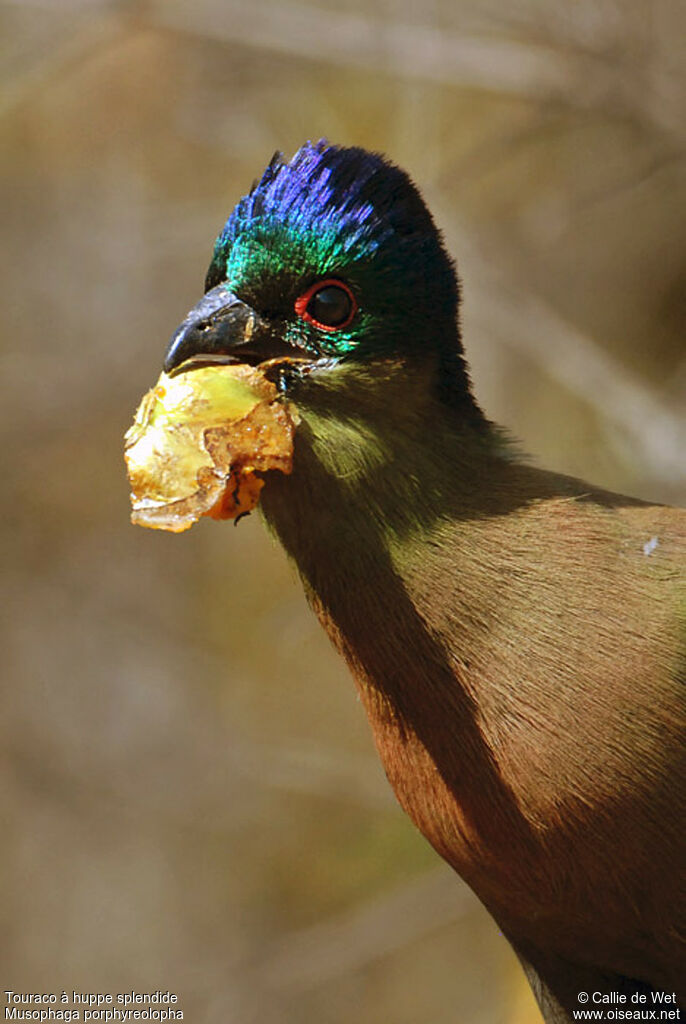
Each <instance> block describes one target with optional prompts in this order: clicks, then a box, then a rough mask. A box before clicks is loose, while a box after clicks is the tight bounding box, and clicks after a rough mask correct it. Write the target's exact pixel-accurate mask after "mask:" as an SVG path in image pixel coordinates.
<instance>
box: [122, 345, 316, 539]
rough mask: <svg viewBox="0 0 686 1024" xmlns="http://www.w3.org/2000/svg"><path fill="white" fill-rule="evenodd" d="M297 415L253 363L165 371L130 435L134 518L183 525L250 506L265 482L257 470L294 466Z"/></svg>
mask: <svg viewBox="0 0 686 1024" xmlns="http://www.w3.org/2000/svg"><path fill="white" fill-rule="evenodd" d="M297 422H298V417H297V413H296V412H295V409H294V408H293V406H289V405H288V404H287V403H285V402H284V401H283V400H282V399H281V398H280V397H279V394H278V392H277V390H276V388H275V386H274V385H273V384H272V383H271V381H269V380H267V378H266V377H265V376H264V374H263V373H261V372H260V370H259V369H257V368H255V367H252V366H245V365H228V366H227V365H215V366H203V367H197V368H193V369H189V370H187V371H186V372H181V373H176V374H175V375H174V376H172V377H169V376H167V374H164V373H163V374H162V376H161V377H160V379H159V380H158V382H157V384H156V385H155V387H154V388H152V390H151V391H149V392H148V393H147V394H146V395H145V396H144V398H143V400H142V402H141V404H140V406H139V407H138V410H137V412H136V415H135V418H134V422H133V424H132V426H131V427H130V428H129V430H128V431H127V433H126V436H125V450H124V458H125V460H126V465H127V470H128V474H129V481H130V484H131V504H132V507H133V512H132V515H131V521H132V522H133V523H136V524H137V525H139V526H149V527H152V528H153V529H160V530H171V531H172V532H174V533H178V532H180V531H181V530H186V529H188V528H189V527H190V526H192V525H193V523H195V522H197V521H198V519H200V518H201V517H202V516H212V517H213V518H221V519H232V518H235V517H236V516H238V515H241V514H242V513H244V512H250V511H251V510H252V509H253V508H255V506H256V505H257V502H258V500H259V495H260V491H261V489H262V486H263V484H264V480H262V479H261V477H260V476H258V475H257V474H260V473H264V472H266V471H268V470H270V469H278V470H280V471H281V472H282V473H290V471H291V469H292V464H293V433H294V430H295V427H296V425H297Z"/></svg>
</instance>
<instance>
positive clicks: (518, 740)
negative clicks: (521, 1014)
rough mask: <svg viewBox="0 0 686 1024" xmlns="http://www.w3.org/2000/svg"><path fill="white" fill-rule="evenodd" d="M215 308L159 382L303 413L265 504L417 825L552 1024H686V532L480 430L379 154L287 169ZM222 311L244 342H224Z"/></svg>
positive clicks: (498, 434) (673, 520) (216, 271)
mask: <svg viewBox="0 0 686 1024" xmlns="http://www.w3.org/2000/svg"><path fill="white" fill-rule="evenodd" d="M207 287H208V293H207V295H206V296H205V305H204V306H203V313H202V315H203V317H204V319H203V321H202V324H201V325H200V327H201V328H202V329H200V328H198V330H197V331H196V333H195V334H194V335H193V337H192V338H190V336H189V332H188V327H187V326H185V327H184V328H183V330H182V331H181V332H180V333H178V334H177V335H176V336H175V338H174V339H173V341H172V345H171V347H170V351H169V354H168V357H167V367H168V369H171V368H174V367H179V366H182V365H183V363H184V360H186V359H188V358H189V356H190V357H191V358H202V357H203V353H204V354H205V355H206V356H211V357H212V358H217V357H221V356H222V354H224V355H226V357H227V358H238V359H242V360H247V361H253V362H258V363H260V365H262V366H264V367H265V372H266V373H267V375H271V377H272V379H274V380H275V381H276V382H278V384H279V387H280V388H281V390H282V391H283V392H284V393H285V394H286V395H287V396H288V398H289V399H291V400H292V401H293V402H294V403H295V405H296V407H297V409H298V413H299V415H300V417H301V423H300V426H299V427H298V430H297V433H296V443H295V452H294V463H293V472H292V474H291V475H290V476H283V475H281V474H271V475H270V476H269V478H268V479H267V482H266V484H265V487H264V490H263V497H262V506H261V507H262V510H263V513H264V516H265V518H266V520H267V523H268V524H269V526H270V528H271V529H272V530H273V531H274V532H275V534H276V535H277V537H278V538H279V540H280V541H281V543H282V544H283V546H284V548H285V550H286V551H287V553H288V554H289V556H290V557H291V558H292V559H293V561H294V562H295V564H296V566H297V568H298V571H299V573H300V575H301V577H302V580H303V583H304V586H305V590H306V592H307V595H308V598H309V600H310V602H311V604H312V606H313V607H314V609H315V611H316V613H317V615H318V616H319V619H320V621H321V622H322V624H323V626H324V628H325V629H326V631H327V633H328V634H329V636H330V637H331V639H332V640H333V642H334V644H335V645H336V647H337V648H338V650H339V651H340V652H341V653H342V654H343V656H344V657H345V659H346V661H347V662H348V664H349V666H350V668H351V670H352V674H353V676H354V678H355V682H356V685H357V687H358V690H359V692H360V695H361V698H362V701H363V703H364V706H365V708H366V711H367V714H368V716H369V719H370V723H371V726H372V729H373V733H374V738H375V741H376V745H377V748H378V750H379V754H380V756H381V760H382V762H383V764H384V768H385V770H386V774H387V775H388V778H389V780H390V782H391V785H392V786H393V788H394V790H395V792H396V794H397V797H398V799H399V801H400V803H401V805H402V806H403V808H404V809H405V810H406V812H407V813H408V815H409V816H410V817H411V818H412V820H413V821H414V823H415V824H416V825H417V827H418V828H419V829H420V830H421V832H422V833H423V834H424V835H425V836H426V838H427V839H428V840H429V842H430V843H431V844H432V845H433V846H434V848H435V849H436V850H437V851H438V853H439V854H440V855H441V856H442V857H444V858H445V860H447V861H448V863H450V864H451V865H452V866H453V867H454V868H455V870H456V871H458V872H459V873H460V875H462V877H463V878H464V879H465V880H466V881H467V882H468V884H469V885H470V886H471V887H472V888H473V890H474V891H475V892H476V893H477V895H478V896H479V898H480V899H481V900H482V902H483V903H484V904H485V906H486V907H487V908H488V909H489V911H490V912H491V913H492V915H493V916H494V918H495V919H496V921H497V922H498V923H499V925H500V927H501V929H502V930H503V932H504V933H505V934H506V935H507V936H508V938H509V939H510V941H511V942H512V944H513V946H514V948H515V949H516V951H517V953H518V954H519V956H520V958H521V959H522V962H523V964H524V966H525V969H526V971H527V973H528V975H529V977H530V980H531V982H532V985H533V987H534V990H535V992H536V994H537V996H538V999H539V1002H540V1004H541V1007H542V1010H543V1012H544V1015H545V1017H546V1020H547V1021H548V1022H550V1024H553V1022H558V1021H560V1022H561V1021H569V1020H571V1019H572V1017H571V1011H572V1010H573V1009H574V1008H577V1007H578V1005H579V1004H578V1002H577V996H578V993H579V992H580V991H587V992H588V991H591V992H592V991H596V990H598V991H601V992H610V991H615V992H623V993H626V994H630V993H635V992H636V993H644V994H648V993H650V992H651V991H668V992H670V993H671V992H673V991H677V992H679V991H680V998H681V999H682V1000H683V1001H684V1004H686V991H685V990H684V978H686V885H685V877H686V870H685V869H686V847H685V835H686V829H685V828H684V824H685V823H686V758H685V755H684V731H685V730H684V690H685V689H686V586H685V583H684V564H685V561H686V513H684V512H681V511H679V510H675V509H670V508H665V507H662V506H659V505H651V504H647V503H644V502H640V501H638V500H636V499H632V498H626V497H623V496H620V495H615V494H611V493H609V492H606V491H602V490H599V489H596V488H593V487H590V486H589V485H587V484H585V483H583V482H581V481H579V480H575V479H572V478H570V477H565V476H561V475H558V474H554V473H549V472H545V471H543V470H540V469H538V468H535V467H533V466H531V465H529V464H528V463H527V462H526V460H524V459H522V458H521V456H520V455H519V453H518V451H517V449H516V448H515V447H514V446H513V445H512V444H511V443H510V442H509V440H508V439H507V438H506V437H505V436H504V434H503V432H502V431H500V430H499V429H498V428H497V427H495V426H493V425H492V424H490V423H489V422H488V420H487V419H486V418H485V417H484V415H483V413H482V412H481V410H480V409H479V407H478V405H477V404H476V402H475V401H474V399H473V396H472V394H471V389H470V386H469V378H468V375H467V371H466V367H465V364H464V358H463V353H462V347H461V343H460V338H459V331H458V326H457V318H456V312H457V300H458V289H457V283H456V279H455V276H454V271H453V268H452V264H451V262H450V260H449V258H448V257H447V255H446V254H445V252H444V250H443V248H442V243H441V241H440V236H439V235H438V232H437V231H436V229H435V227H434V226H433V222H432V221H431V218H430V215H429V214H428V211H426V208H425V207H424V205H423V203H422V201H421V198H420V197H419V194H418V193H417V191H416V189H414V186H412V185H411V183H410V182H409V179H407V177H406V176H405V175H404V174H403V172H401V171H398V169H397V168H393V167H392V166H391V165H388V164H386V163H385V162H384V161H382V160H381V158H378V157H373V156H371V155H370V154H366V153H364V152H363V151H361V150H344V149H339V148H337V147H329V146H328V145H327V144H324V143H320V144H318V145H317V146H307V147H303V150H301V151H299V153H298V154H296V157H295V158H294V159H293V161H291V163H290V164H285V163H283V162H281V163H279V162H278V161H277V162H273V163H272V165H270V168H268V170H267V172H266V173H265V176H264V177H263V179H262V180H261V182H260V183H258V184H257V186H256V187H255V189H254V190H253V193H251V195H250V196H248V197H246V199H244V200H242V201H241V204H239V206H238V207H237V210H236V211H235V212H234V214H233V215H232V218H230V220H229V222H228V224H227V227H226V228H225V230H224V232H223V233H222V235H220V238H219V239H218V242H217V247H216V249H215V256H214V258H213V262H212V265H211V268H210V273H209V275H208V281H207ZM222 289H223V292H222ZM227 294H229V295H230V299H229V300H227V298H226V296H227ZM215 297H216V309H217V310H218V312H217V313H216V314H212V315H213V316H215V317H216V318H218V321H221V323H222V324H223V323H224V321H225V319H226V315H227V314H225V312H224V311H225V310H226V309H229V307H230V310H231V324H232V325H234V324H235V322H236V316H237V313H236V310H237V308H238V307H239V306H243V305H245V306H247V307H249V309H250V311H251V315H252V316H253V319H252V320H251V326H250V330H249V331H248V330H244V331H243V333H242V334H238V333H236V329H235V327H234V326H232V327H231V331H232V332H233V333H232V336H231V339H230V341H227V337H226V332H225V328H224V327H223V326H217V322H218V321H216V319H213V320H208V319H207V307H208V303H209V304H210V305H211V306H212V308H215V307H214V305H213V303H215ZM222 303H223V305H222ZM222 318H224V319H222ZM191 321H192V315H191ZM227 322H228V321H227ZM184 323H185V324H186V325H187V323H188V321H185V322H184ZM196 327H197V323H196ZM208 336H209V337H208ZM199 339H200V340H199ZM285 353H286V354H285ZM288 353H290V354H288ZM651 1005H652V1004H651Z"/></svg>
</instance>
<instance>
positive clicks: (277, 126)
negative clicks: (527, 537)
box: [0, 0, 686, 1024]
mask: <svg viewBox="0 0 686 1024" xmlns="http://www.w3.org/2000/svg"><path fill="white" fill-rule="evenodd" d="M684 40H686V20H685V18H684V14H683V6H682V5H681V4H680V3H679V2H677V0H627V2H613V0H608V2H605V3H598V2H597V0H577V2H575V3H573V4H570V3H567V2H565V0H548V2H545V3H541V2H537V0H514V2H512V0H488V2H485V3H484V2H476V0H472V2H470V0H425V2H424V3H423V4H421V5H420V4H418V3H413V2H410V0H326V2H323V3H322V2H315V0H292V2H291V0H283V2H278V0H268V2H263V0H226V2H222V0H193V2H190V0H188V2H182V0H148V2H146V0H129V2H120V3H117V2H114V0H113V2H110V3H106V2H102V0H0V53H1V59H0V146H1V148H2V181H1V185H0V188H1V190H2V229H3V234H4V239H3V267H2V273H1V275H0V288H1V289H2V293H3V294H2V320H3V330H2V338H3V341H2V360H3V362H2V373H1V374H0V409H1V413H2V418H3V430H4V435H3V444H2V453H3V469H2V482H3V501H2V509H3V519H4V524H5V530H4V531H3V565H4V572H3V578H2V588H3V592H2V608H3V622H4V627H5V628H6V630H7V632H6V635H5V637H4V638H3V644H2V651H3V656H2V663H3V687H2V693H3V697H2V711H1V722H2V725H1V729H2V757H3V765H2V776H1V782H0V787H1V794H2V820H3V828H2V832H3V841H2V847H1V852H0V864H1V870H2V892H1V895H0V982H1V983H2V984H1V986H0V988H2V989H5V988H13V989H15V990H22V989H24V990H34V991H35V990H45V989H48V990H50V989H52V990H54V991H60V990H61V989H62V988H63V987H64V988H66V989H67V990H69V989H71V988H77V989H78V988H80V989H82V990H87V991H106V992H113V991H114V992H116V991H123V990H125V989H132V988H135V989H138V990H142V991H149V990H151V989H155V988H162V989H167V988H169V989H172V990H174V991H175V992H177V993H178V994H179V999H180V1005H181V1006H182V1007H183V1009H184V1011H185V1019H186V1020H190V1021H192V1022H195V1024H348V1022H350V1021H353V1020H354V1021H355V1022H357V1024H534V1022H536V1021H538V1020H540V1018H539V1017H538V1014H537V1011H536V1009H535V1007H534V1004H533V1000H532V998H531V996H530V995H529V993H528V990H527V988H526V986H525V984H524V982H523V980H522V978H521V975H520V972H519V969H518V966H517V963H516V961H515V958H514V956H513V954H512V953H511V952H510V950H509V948H508V947H507V945H506V943H505V941H504V939H503V938H502V937H501V936H500V935H499V934H498V930H497V928H496V927H495V926H494V925H493V923H492V922H491V921H490V920H489V918H488V917H487V915H486V914H485V912H484V911H483V910H482V909H481V907H480V906H479V904H478V903H477V901H476V899H475V898H474V897H473V896H472V895H471V893H470V892H469V891H468V890H467V889H466V888H465V887H464V886H463V885H462V884H461V883H460V882H459V881H458V880H457V878H456V877H454V876H452V875H451V873H450V872H449V871H448V870H447V869H446V868H444V867H442V866H441V864H440V863H439V862H438V860H437V858H436V857H435V855H434V854H433V853H432V852H431V851H430V849H429V848H428V847H427V846H426V845H425V844H424V842H423V840H422V839H421V838H420V837H419V835H418V834H417V833H416V832H415V831H414V829H413V827H412V826H411V825H410V823H409V822H408V821H407V820H406V819H405V818H404V817H403V816H402V814H401V813H400V811H399V810H398V808H397V807H396V805H395V803H394V800H393V797H392V795H391V794H390V792H389V790H388V788H387V786H386V783H385V780H384V778H383V776H382V772H381V769H380V768H379V767H378V765H377V762H376V757H375V753H374V751H373V748H372V743H371V739H370V736H369V733H368V728H367V724H366V721H365V719H364V716H363V713H362V711H361V708H360V705H359V704H358V703H357V702H356V700H355V696H354V691H353V687H352V685H351V683H350V680H349V679H348V677H347V673H346V671H345V669H344V667H343V666H342V665H341V664H339V662H338V660H337V658H336V656H335V655H334V653H333V652H332V651H331V650H330V649H329V647H328V644H327V641H326V640H325V638H324V636H323V634H322V633H320V631H319V627H318V626H317V624H316V622H315V621H314V619H313V617H312V615H311V614H310V613H309V611H308V610H307V608H306V607H305V603H304V600H303V597H302V595H301V592H300V589H299V585H298V583H297V581H296V580H295V578H294V574H293V572H292V571H291V569H290V567H289V566H288V565H287V564H286V562H285V559H284V557H283V555H282V554H281V552H280V551H279V550H277V549H276V548H275V547H274V546H273V544H272V542H271V541H270V540H269V538H268V537H267V535H266V533H265V531H264V530H263V528H262V526H261V524H260V522H259V518H258V517H257V516H256V515H254V516H252V517H251V518H250V519H249V520H247V521H243V522H241V524H240V526H239V527H238V529H236V530H234V528H233V527H232V526H230V525H228V524H216V523H204V524H200V525H199V526H198V527H196V528H195V529H193V530H192V532H191V533H189V534H185V535H183V536H181V537H172V536H166V535H161V534H157V533H153V532H149V531H143V530H139V529H135V528H133V527H131V526H129V524H128V516H129V510H128V494H127V486H126V481H125V477H124V470H123V464H122V434H123V431H124V430H125V428H126V426H127V425H128V423H129V421H130V419H131V415H132V413H133V409H134V407H135V406H136V404H137V402H138V399H139V397H140V395H141V394H142V392H143V391H144V390H145V389H147V388H148V387H149V386H150V385H151V383H152V382H153V380H154V379H155V378H156V376H157V374H158V372H159V369H160V363H161V358H162V354H163V351H164V348H165V345H166V341H167V339H168V336H169V335H170V333H171V331H172V330H173V328H174V327H175V326H176V324H177V322H178V321H179V320H180V319H181V317H182V316H183V315H184V313H185V312H186V310H187V309H188V308H189V307H190V306H191V305H193V304H194V303H195V301H196V300H197V299H198V297H199V295H200V293H201V287H202V281H203V276H204V272H205V269H206V265H207V263H208V261H209V257H210V252H211V247H212V243H213V239H214V237H215V235H216V234H217V232H218V231H219V229H220V228H221V226H222V224H223V221H224V219H225V217H226V216H227V215H228V213H229V211H230V209H231V207H232V206H233V204H234V202H235V201H236V200H237V198H238V197H239V196H240V195H242V194H243V192H244V191H245V190H246V189H247V188H248V187H249V185H250V183H251V182H252V180H253V178H254V177H255V176H256V175H258V174H259V173H260V171H261V170H262V168H263V166H264V164H265V163H266V162H267V160H268V159H269V157H270V156H271V154H272V152H273V151H274V150H275V149H277V148H280V149H283V150H285V152H286V153H287V154H290V153H291V152H292V151H293V150H294V149H295V148H297V146H298V145H299V144H300V143H302V142H303V141H304V140H305V139H307V138H311V139H316V138H318V137H319V136H321V135H326V136H328V137H329V138H330V139H331V140H333V141H337V142H343V143H357V144H361V145H363V146H367V147H370V148H374V149H378V150H382V151H385V152H386V153H388V154H389V155H390V156H392V158H393V159H394V160H395V161H396V162H398V163H399V164H401V165H402V166H404V167H406V168H407V169H408V170H409V171H410V172H411V173H412V174H413V176H414V177H415V179H416V180H417V182H418V183H419V184H420V186H421V187H422V189H423V191H424V193H425V195H426V197H427V199H428V201H429V202H430V205H431V207H432V209H433V210H434V213H435V215H436V217H437V219H438V221H439V223H440V224H441V225H442V227H443V228H444V231H445V233H446V237H447V240H448V243H449V246H450V248H451V250H452V251H453V252H454V253H455V254H456V255H457V257H458V261H459V265H460V270H461V273H462V277H463V281H464V290H465V296H466V298H465V306H464V324H465V335H466V345H467V350H468V354H469V356H470V359H471V361H472V365H473V368H474V377H475V381H476V386H477V391H478V394H479V395H480V397H481V400H482V402H483V404H484V406H485V408H486V410H487V411H488V413H489V414H490V415H491V416H492V417H493V418H495V419H498V420H499V421H501V422H503V423H506V424H507V425H509V426H510V427H511V428H512V430H513V431H514V432H515V433H516V434H518V435H519V436H520V437H521V439H522V440H523V444H524V447H525V449H526V450H528V451H530V452H531V453H533V454H534V455H535V456H536V457H537V458H538V459H539V461H540V462H542V463H543V464H546V465H549V466H554V467H556V468H558V469H562V470H565V471H567V472H571V473H575V474H579V475H583V476H586V477H588V478H590V479H591V480H593V481H594V482H596V483H600V484H604V485H606V486H608V487H611V488H614V489H618V490H624V491H629V492H631V493H635V494H638V495H641V496H645V497H653V498H658V499H661V500H667V501H673V502H676V503H678V502H683V501H684V499H685V498H686V466H685V463H686V459H685V458H684V452H686V431H685V427H684V419H683V396H684V390H685V388H686V346H685V343H684V332H683V322H684V311H685V308H686V292H685V290H684V287H683V286H684V277H685V271H686V242H685V240H684V238H685V235H684V226H685V225H684V221H685V220H686V213H685V204H684V198H685V195H686V186H685V184H684V155H685V145H684V126H685V125H686V85H685V81H684V77H683V75H682V71H683V63H684V58H685V57H686V53H685V47H684Z"/></svg>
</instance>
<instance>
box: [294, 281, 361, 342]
mask: <svg viewBox="0 0 686 1024" xmlns="http://www.w3.org/2000/svg"><path fill="white" fill-rule="evenodd" d="M295 311H296V313H297V314H298V316H301V317H302V318H303V320H309V321H310V323H313V324H314V325H315V327H321V329H322V330H323V331H340V329H341V328H342V327H347V326H348V324H349V323H350V321H351V320H352V318H353V317H354V316H355V313H356V312H357V302H356V301H355V296H354V295H353V293H352V292H351V290H350V288H348V286H347V284H344V283H343V282H342V281H336V280H330V281H317V283H316V284H313V285H312V286H311V287H310V288H308V289H307V291H306V292H305V293H304V294H303V295H301V296H300V297H299V298H298V299H296V303H295Z"/></svg>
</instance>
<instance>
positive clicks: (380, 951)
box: [258, 867, 478, 993]
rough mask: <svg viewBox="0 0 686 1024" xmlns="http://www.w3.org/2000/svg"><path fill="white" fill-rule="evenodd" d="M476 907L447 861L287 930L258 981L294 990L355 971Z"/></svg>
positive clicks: (310, 986)
mask: <svg viewBox="0 0 686 1024" xmlns="http://www.w3.org/2000/svg"><path fill="white" fill-rule="evenodd" d="M476 907H478V901H477V899H476V897H475V896H474V895H473V893H472V892H471V891H470V890H469V889H468V888H467V886H466V885H465V884H464V883H463V882H460V880H459V879H458V878H457V876H456V875H455V874H454V873H453V872H452V871H451V870H450V869H449V868H447V867H440V868H436V869H435V870H432V871H430V872H428V873H427V874H424V875H421V876H420V877H419V878H416V879H413V880H412V881H411V882H409V883H408V884H406V885H404V886H402V887H401V888H399V889H395V890H394V891H393V892H391V893H389V894H386V895H384V896H380V897H378V898H377V899H376V900H374V901H373V902H371V903H366V904H365V905H364V906H362V907H358V908H355V909H353V910H349V911H346V912H345V913H343V914H340V915H337V916H336V917H334V918H332V919H331V920H329V921H325V922H323V923H321V924H317V925H314V926H313V927H311V928H306V929H304V930H302V931H299V932H296V933H295V934H293V933H291V934H290V935H287V936H286V937H285V938H284V939H283V940H282V941H281V943H280V944H279V945H278V946H277V947H276V948H275V949H274V950H273V951H272V955H271V956H270V957H269V956H268V957H267V958H266V960H265V963H264V965H263V967H262V968H261V969H260V972H259V979H258V980H259V982H260V984H263V985H265V986H267V987H268V988H269V989H271V990H272V991H274V990H278V991H281V992H284V993H285V992H288V993H294V992H297V991H303V990H306V989H309V988H314V987H315V986H316V985H320V984H325V983H327V982H330V981H331V980H333V979H334V978H338V977H341V976H343V975H345V974H348V973H350V972H353V971H358V970H360V969H361V968H362V967H365V966H366V965H367V964H368V963H370V962H372V961H374V960H377V959H380V958H382V957H385V956H388V955H389V954H391V953H395V952H396V951H397V950H399V949H402V948H404V947H405V946H408V945H409V944H410V943H412V942H415V941H416V940H417V939H419V938H421V937H422V936H423V935H426V934H428V933H430V932H432V931H434V930H436V929H438V928H443V927H445V926H446V925H449V924H452V923H453V922H454V921H457V920H458V919H459V918H461V917H463V916H464V915H465V914H468V913H469V912H470V911H473V910H474V909H476Z"/></svg>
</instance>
